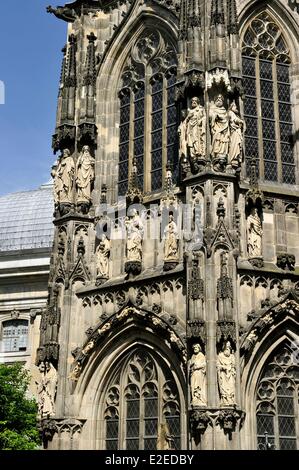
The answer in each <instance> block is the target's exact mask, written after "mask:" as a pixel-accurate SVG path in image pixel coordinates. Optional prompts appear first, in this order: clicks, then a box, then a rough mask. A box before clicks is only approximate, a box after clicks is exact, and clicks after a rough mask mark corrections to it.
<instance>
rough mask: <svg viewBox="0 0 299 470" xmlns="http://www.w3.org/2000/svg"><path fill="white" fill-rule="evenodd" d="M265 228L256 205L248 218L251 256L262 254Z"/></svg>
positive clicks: (248, 238)
mask: <svg viewBox="0 0 299 470" xmlns="http://www.w3.org/2000/svg"><path fill="white" fill-rule="evenodd" d="M262 236H263V229H262V223H261V219H260V216H259V214H258V211H257V209H256V207H253V208H252V210H251V214H250V215H249V217H248V219H247V241H248V255H249V257H252V258H254V257H259V256H262Z"/></svg>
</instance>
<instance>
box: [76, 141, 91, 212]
mask: <svg viewBox="0 0 299 470" xmlns="http://www.w3.org/2000/svg"><path fill="white" fill-rule="evenodd" d="M94 177H95V173H94V159H93V158H92V156H91V154H90V149H89V146H88V145H85V146H84V147H83V149H82V153H81V154H80V155H79V158H78V160H77V165H76V188H77V203H78V204H89V203H90V202H91V189H92V184H93V181H94Z"/></svg>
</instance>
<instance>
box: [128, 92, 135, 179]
mask: <svg viewBox="0 0 299 470" xmlns="http://www.w3.org/2000/svg"><path fill="white" fill-rule="evenodd" d="M134 114H135V105H134V92H133V91H132V89H131V90H130V132H129V139H130V140H129V155H128V186H129V183H130V175H131V174H132V169H133V156H134V138H135V129H134V127H135V124H134V122H135V121H134Z"/></svg>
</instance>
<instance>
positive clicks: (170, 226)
mask: <svg viewBox="0 0 299 470" xmlns="http://www.w3.org/2000/svg"><path fill="white" fill-rule="evenodd" d="M48 11H49V13H52V14H53V15H55V16H56V17H57V18H58V19H60V20H62V21H65V22H66V23H67V27H68V35H67V44H66V46H65V47H64V48H63V49H62V52H63V59H62V71H61V79H60V88H59V95H58V108H57V121H56V130H55V134H54V136H53V149H54V153H55V154H56V156H57V161H56V163H55V165H54V166H53V170H52V176H53V179H54V197H55V214H54V217H55V220H54V225H55V236H54V245H53V252H52V257H51V266H50V279H49V297H48V306H47V309H46V310H45V311H44V312H43V316H42V321H41V327H40V345H39V348H38V351H37V365H38V367H39V370H40V374H41V375H40V381H41V382H40V383H41V385H42V386H41V387H40V388H39V417H40V429H41V432H42V435H43V440H44V446H45V448H48V449H94V450H101V449H103V450H104V449H107V450H117V449H119V450H138V449H139V450H153V449H160V450H163V449H164V450H167V449H170V450H174V449H182V450H185V449H191V450H201V449H228V450H237V449H262V448H276V449H299V403H298V388H299V353H298V351H299V276H298V275H299V243H298V239H299V237H298V234H299V220H298V214H299V211H298V202H299V199H298V196H299V191H298V183H299V172H298V167H299V165H298V163H299V47H298V46H299V3H298V1H294V0H280V1H279V0H272V1H248V0H211V1H205V0H121V1H116V0H105V1H100V0H99V1H97V0H94V1H92V0H76V1H73V2H71V3H67V4H66V5H64V6H60V7H48Z"/></svg>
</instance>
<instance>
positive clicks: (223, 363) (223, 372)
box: [189, 341, 236, 407]
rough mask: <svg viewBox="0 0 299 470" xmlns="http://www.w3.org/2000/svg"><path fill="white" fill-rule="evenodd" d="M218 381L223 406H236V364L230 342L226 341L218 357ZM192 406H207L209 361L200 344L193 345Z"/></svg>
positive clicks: (191, 369)
mask: <svg viewBox="0 0 299 470" xmlns="http://www.w3.org/2000/svg"><path fill="white" fill-rule="evenodd" d="M216 367H217V379H218V388H219V394H220V405H221V406H234V405H235V404H236V397H235V390H236V364H235V355H234V353H233V351H232V347H231V343H230V341H226V342H225V344H224V346H223V349H222V351H220V353H219V354H218V356H217V364H216ZM189 378H190V390H191V404H192V406H193V407H205V406H207V361H206V357H205V355H204V353H203V352H202V348H201V346H200V344H198V343H197V344H194V345H193V355H192V357H191V359H190V361H189Z"/></svg>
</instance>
